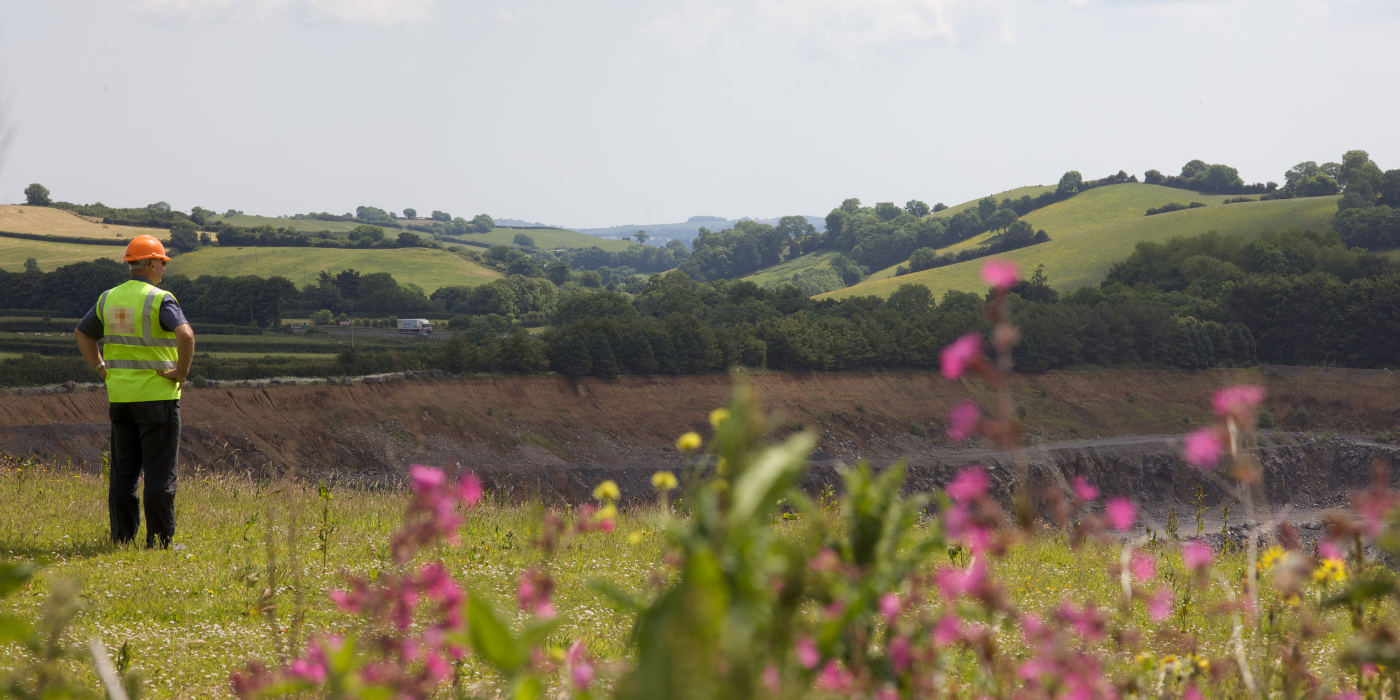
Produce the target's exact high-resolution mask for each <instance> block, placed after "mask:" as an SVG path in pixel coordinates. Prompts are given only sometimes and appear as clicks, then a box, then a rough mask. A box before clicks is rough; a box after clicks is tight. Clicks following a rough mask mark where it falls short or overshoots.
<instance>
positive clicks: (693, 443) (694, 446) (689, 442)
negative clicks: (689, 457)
mask: <svg viewBox="0 0 1400 700" xmlns="http://www.w3.org/2000/svg"><path fill="white" fill-rule="evenodd" d="M676 449H678V450H680V451H681V452H684V453H686V454H690V453H691V452H694V451H696V450H698V449H700V433H697V432H695V431H691V432H688V433H686V434H685V435H682V436H680V437H679V438H677V439H676Z"/></svg>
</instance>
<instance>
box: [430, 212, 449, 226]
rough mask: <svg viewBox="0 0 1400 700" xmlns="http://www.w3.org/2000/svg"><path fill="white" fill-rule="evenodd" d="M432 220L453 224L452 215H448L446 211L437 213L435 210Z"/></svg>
mask: <svg viewBox="0 0 1400 700" xmlns="http://www.w3.org/2000/svg"><path fill="white" fill-rule="evenodd" d="M432 219H433V221H441V222H443V223H451V222H452V215H451V214H448V213H447V212H445V211H437V210H436V209H434V210H433V215H432Z"/></svg>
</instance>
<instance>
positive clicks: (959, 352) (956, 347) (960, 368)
mask: <svg viewBox="0 0 1400 700" xmlns="http://www.w3.org/2000/svg"><path fill="white" fill-rule="evenodd" d="M981 358H982V336H981V335H978V334H977V333H968V334H967V335H965V336H963V337H961V338H958V339H957V340H954V341H953V342H952V344H951V345H949V346H948V347H946V348H943V352H942V353H940V354H939V360H940V361H941V362H940V364H941V365H942V372H943V376H944V378H946V379H957V378H958V377H961V376H962V375H963V372H965V371H966V370H967V367H968V365H971V364H973V363H975V362H977V361H978V360H980V359H981Z"/></svg>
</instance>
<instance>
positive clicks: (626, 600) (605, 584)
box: [588, 578, 647, 613]
mask: <svg viewBox="0 0 1400 700" xmlns="http://www.w3.org/2000/svg"><path fill="white" fill-rule="evenodd" d="M588 587H589V588H591V589H593V592H595V593H597V594H599V595H601V596H603V598H604V599H606V601H607V603H608V604H609V605H610V606H611V607H612V608H614V609H616V610H621V611H623V612H631V613H637V612H640V611H642V610H643V609H645V608H646V606H647V604H646V602H645V601H643V600H642V599H641V598H638V597H637V596H634V595H632V594H631V593H629V592H627V591H624V590H622V587H620V586H618V585H617V584H616V583H613V582H612V581H608V580H606V579H599V578H595V579H592V580H590V581H589V582H588Z"/></svg>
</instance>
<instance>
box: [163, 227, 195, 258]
mask: <svg viewBox="0 0 1400 700" xmlns="http://www.w3.org/2000/svg"><path fill="white" fill-rule="evenodd" d="M170 247H172V248H174V249H176V250H179V251H183V252H186V253H188V252H190V251H191V250H194V249H195V248H198V247H199V227H197V226H195V225H194V223H192V222H189V221H179V222H176V223H175V225H174V226H171V227H170Z"/></svg>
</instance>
